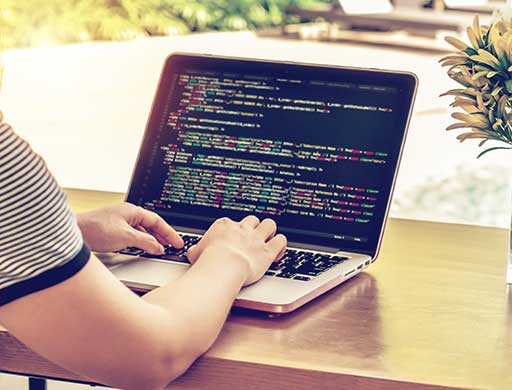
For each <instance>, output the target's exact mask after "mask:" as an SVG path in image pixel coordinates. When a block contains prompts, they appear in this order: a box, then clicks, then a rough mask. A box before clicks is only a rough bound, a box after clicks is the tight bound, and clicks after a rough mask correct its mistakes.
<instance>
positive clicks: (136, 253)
mask: <svg viewBox="0 0 512 390" xmlns="http://www.w3.org/2000/svg"><path fill="white" fill-rule="evenodd" d="M118 253H122V254H123V255H131V256H139V255H141V254H143V253H144V251H143V250H142V249H139V248H135V247H130V248H126V249H123V250H120V251H119V252H118Z"/></svg>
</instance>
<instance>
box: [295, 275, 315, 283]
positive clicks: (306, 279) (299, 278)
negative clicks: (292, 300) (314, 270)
mask: <svg viewBox="0 0 512 390" xmlns="http://www.w3.org/2000/svg"><path fill="white" fill-rule="evenodd" d="M293 280H302V281H304V282H308V281H310V280H311V278H310V277H309V276H300V275H296V276H294V277H293Z"/></svg>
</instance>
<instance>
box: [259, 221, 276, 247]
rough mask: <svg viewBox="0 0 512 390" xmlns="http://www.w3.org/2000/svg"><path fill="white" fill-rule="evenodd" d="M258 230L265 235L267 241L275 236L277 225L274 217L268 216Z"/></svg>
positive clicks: (261, 234) (262, 235)
mask: <svg viewBox="0 0 512 390" xmlns="http://www.w3.org/2000/svg"><path fill="white" fill-rule="evenodd" d="M256 231H257V232H258V233H259V234H260V236H261V237H263V239H264V240H265V241H268V240H270V239H271V238H272V237H274V236H275V234H276V231H277V225H276V223H275V222H274V221H273V220H272V219H270V218H267V219H264V220H263V222H261V223H260V224H259V226H258V227H257V228H256Z"/></svg>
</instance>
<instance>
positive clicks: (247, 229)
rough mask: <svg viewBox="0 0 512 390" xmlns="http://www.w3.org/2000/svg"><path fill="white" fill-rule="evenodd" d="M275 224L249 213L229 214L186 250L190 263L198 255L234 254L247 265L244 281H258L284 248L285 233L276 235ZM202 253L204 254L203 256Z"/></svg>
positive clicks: (223, 255)
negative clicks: (238, 217) (232, 216)
mask: <svg viewBox="0 0 512 390" xmlns="http://www.w3.org/2000/svg"><path fill="white" fill-rule="evenodd" d="M276 230H277V225H276V223H275V222H274V221H273V220H271V219H265V220H263V221H262V222H260V220H259V219H258V218H257V217H255V216H254V215H250V216H248V217H245V218H244V219H242V221H240V222H235V221H232V220H231V219H229V218H221V219H218V220H217V221H215V222H214V223H213V224H212V226H211V227H210V228H209V229H208V231H207V232H206V233H205V234H204V236H203V238H202V239H201V241H199V242H198V243H197V244H196V245H193V246H192V247H190V249H189V250H188V253H187V256H188V259H189V260H190V262H191V263H192V264H194V263H195V262H196V261H198V260H199V258H201V259H203V258H205V260H206V261H208V260H207V259H206V258H207V257H209V256H210V255H209V254H210V253H211V254H212V256H216V255H218V254H220V256H222V258H230V257H232V258H235V259H237V261H240V262H243V263H244V265H245V268H246V271H247V272H246V279H245V283H244V285H245V286H247V285H249V284H252V283H255V282H257V281H258V280H259V279H261V277H262V276H263V275H264V274H265V272H266V271H267V270H268V268H269V267H270V265H271V264H272V262H274V261H276V260H279V259H280V258H281V257H282V256H283V254H284V252H285V250H286V244H287V241H286V237H285V236H284V235H282V234H278V235H276ZM203 253H204V256H202V255H203Z"/></svg>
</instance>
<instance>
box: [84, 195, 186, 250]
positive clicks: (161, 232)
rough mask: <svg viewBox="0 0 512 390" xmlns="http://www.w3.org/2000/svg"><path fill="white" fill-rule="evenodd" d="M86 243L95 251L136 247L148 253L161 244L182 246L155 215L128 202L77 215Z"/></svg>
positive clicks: (179, 238)
mask: <svg viewBox="0 0 512 390" xmlns="http://www.w3.org/2000/svg"><path fill="white" fill-rule="evenodd" d="M77 221H78V226H79V227H80V230H81V231H82V235H83V237H84V240H85V242H86V243H87V245H88V246H89V248H90V249H92V250H93V251H95V252H114V251H118V250H121V249H124V248H126V247H137V248H140V249H142V250H144V251H145V252H147V253H151V254H162V253H164V245H172V246H173V247H174V248H182V247H183V245H184V242H183V239H182V238H181V237H180V236H179V234H178V233H176V231H175V230H174V229H173V228H172V227H171V226H169V225H168V224H167V223H166V222H165V221H164V220H163V219H162V218H161V217H160V216H158V215H157V214H155V213H153V212H151V211H148V210H145V209H143V208H142V207H138V206H134V205H132V204H129V203H121V204H118V205H115V206H111V207H107V208H104V209H101V210H95V211H91V212H88V213H82V214H78V215H77Z"/></svg>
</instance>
